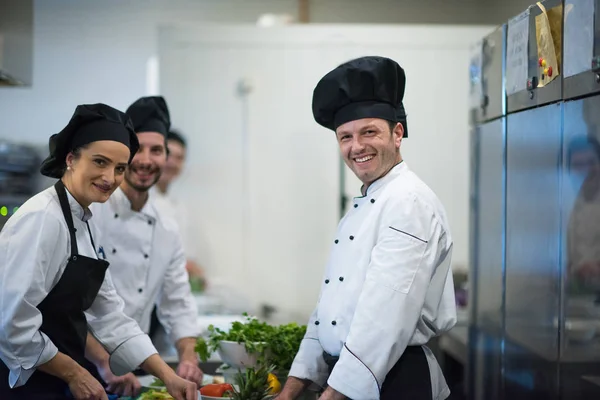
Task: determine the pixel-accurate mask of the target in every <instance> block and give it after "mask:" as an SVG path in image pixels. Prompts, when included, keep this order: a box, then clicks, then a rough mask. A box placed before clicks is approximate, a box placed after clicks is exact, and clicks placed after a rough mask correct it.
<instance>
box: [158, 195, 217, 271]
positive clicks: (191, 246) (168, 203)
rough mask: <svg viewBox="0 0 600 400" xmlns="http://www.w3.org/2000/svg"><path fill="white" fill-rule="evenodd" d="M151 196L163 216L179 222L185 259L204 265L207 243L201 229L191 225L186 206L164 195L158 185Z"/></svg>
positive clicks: (170, 196)
mask: <svg viewBox="0 0 600 400" xmlns="http://www.w3.org/2000/svg"><path fill="white" fill-rule="evenodd" d="M150 196H151V197H152V198H153V202H154V205H155V207H156V210H158V212H160V214H161V215H163V214H164V215H166V216H168V217H170V218H172V219H173V220H174V221H175V222H177V225H178V227H179V234H180V235H181V242H182V243H183V251H184V253H185V257H186V258H187V259H188V260H193V261H195V262H200V263H201V264H202V265H204V263H203V262H201V258H206V254H204V253H206V252H207V251H206V249H205V243H203V242H204V240H203V238H202V237H201V236H202V235H201V231H200V228H199V227H198V226H194V225H192V224H191V223H190V215H189V213H188V210H187V207H186V206H185V204H183V203H182V202H180V201H178V200H177V199H176V198H175V197H174V196H173V195H171V194H169V193H162V192H161V191H160V190H158V188H157V187H156V185H155V186H153V187H152V188H151V189H150ZM192 228H193V229H192Z"/></svg>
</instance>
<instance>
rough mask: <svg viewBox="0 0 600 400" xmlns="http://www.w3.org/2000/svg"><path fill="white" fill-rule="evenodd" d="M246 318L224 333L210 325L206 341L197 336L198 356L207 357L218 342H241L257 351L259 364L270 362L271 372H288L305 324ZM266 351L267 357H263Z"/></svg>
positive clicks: (216, 347) (304, 330)
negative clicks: (273, 369)
mask: <svg viewBox="0 0 600 400" xmlns="http://www.w3.org/2000/svg"><path fill="white" fill-rule="evenodd" d="M246 317H247V319H246V322H239V321H236V322H233V324H232V326H231V329H230V330H229V331H228V332H225V331H223V330H221V329H219V328H216V327H214V326H213V325H210V326H209V327H208V332H209V335H208V336H209V338H208V341H206V340H205V339H204V338H198V341H197V342H196V352H197V353H198V355H199V356H200V358H201V359H202V360H203V361H206V360H208V358H209V357H210V355H211V353H212V352H214V351H216V350H217V349H218V348H219V343H220V342H221V341H232V342H237V343H244V346H245V348H246V351H247V352H248V353H255V354H257V355H258V359H259V362H260V363H261V364H269V365H273V366H274V368H275V371H277V372H280V373H281V372H285V371H289V369H290V368H291V366H292V362H293V361H294V357H295V356H296V353H297V352H298V349H299V348H300V343H301V342H302V338H303V337H304V334H305V333H306V325H298V324H296V323H290V324H284V325H277V326H275V325H269V324H267V323H266V322H262V321H259V320H258V319H256V318H253V317H248V316H247V315H246ZM267 350H268V354H269V359H268V360H266V359H265V353H266V351H267Z"/></svg>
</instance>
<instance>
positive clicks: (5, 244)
mask: <svg viewBox="0 0 600 400" xmlns="http://www.w3.org/2000/svg"><path fill="white" fill-rule="evenodd" d="M49 147H50V155H49V157H48V158H47V159H46V160H45V161H44V162H43V164H42V166H41V173H42V174H43V175H45V176H48V177H51V178H56V179H58V181H57V182H56V184H55V185H54V186H53V187H50V188H48V189H46V190H44V191H43V192H41V193H38V194H37V195H35V196H34V197H32V198H31V199H29V200H27V201H26V202H25V204H23V206H21V207H20V208H19V210H18V211H17V212H16V213H15V214H14V215H13V216H11V218H10V219H9V220H8V222H7V223H6V225H5V226H4V228H3V229H2V231H1V232H0V359H1V360H2V362H0V399H2V400H26V399H36V400H44V399H66V398H75V399H107V395H106V392H105V390H104V388H103V387H102V385H101V384H100V382H99V381H98V379H97V377H96V376H93V375H92V374H90V373H89V372H88V371H87V370H86V369H85V368H84V364H85V346H86V338H87V337H88V322H87V321H86V314H85V313H86V312H87V313H88V314H89V315H91V316H93V317H94V318H93V319H92V320H91V321H90V323H89V329H90V330H91V331H92V332H93V335H94V337H95V338H96V339H95V340H96V341H97V343H102V344H101V345H99V346H100V347H101V348H102V349H103V351H105V352H107V353H110V354H111V357H110V362H109V363H110V368H111V369H112V370H113V371H114V373H115V374H122V373H125V372H127V371H131V370H133V369H135V368H137V367H138V366H139V365H140V364H141V366H142V368H144V369H145V370H146V371H148V372H149V373H151V374H153V375H155V376H157V377H158V378H160V379H162V380H163V381H164V382H165V384H166V386H167V389H168V391H169V393H171V395H173V396H174V398H176V399H179V400H182V399H187V400H192V399H196V398H197V392H196V385H195V384H194V383H191V382H187V381H185V380H183V379H181V378H179V377H177V376H176V374H175V373H174V372H173V370H172V369H171V368H169V366H168V365H167V364H166V363H165V362H164V361H163V360H162V359H160V357H159V356H158V355H157V354H156V353H157V352H156V349H155V348H154V346H153V345H152V343H151V341H150V338H149V337H148V336H146V335H144V334H143V332H142V331H141V330H140V328H139V326H138V324H137V323H136V322H135V321H134V320H133V319H131V318H129V317H127V316H126V315H125V314H124V312H123V301H122V300H121V298H120V297H119V296H118V295H117V293H116V291H115V289H114V287H113V283H112V281H111V277H110V273H109V272H108V271H107V268H108V262H107V261H105V260H104V259H102V258H104V257H103V251H102V248H100V249H99V251H98V252H96V249H95V246H94V237H96V238H97V237H98V236H97V233H98V230H97V229H96V225H95V223H94V222H95V221H96V220H97V217H96V218H95V219H94V220H92V213H91V211H90V209H89V207H90V205H91V204H92V203H95V202H97V203H103V202H106V201H107V200H108V199H109V197H110V196H111V194H112V193H113V192H114V190H115V189H116V188H117V187H118V186H119V184H120V183H121V181H122V180H123V174H124V172H125V169H126V168H127V165H128V164H129V162H131V159H132V158H133V155H134V154H135V153H136V152H137V149H138V147H139V143H138V140H137V137H136V135H135V133H134V131H133V126H132V124H131V121H130V119H129V118H128V117H127V116H126V115H125V114H123V113H122V112H120V111H118V110H115V109H113V108H111V107H109V106H107V105H104V104H89V105H80V106H78V107H77V108H76V110H75V112H74V114H73V116H72V118H71V120H70V121H69V123H68V124H67V126H66V127H65V128H64V129H63V130H62V131H61V132H59V133H58V134H55V135H52V136H51V137H50V141H49ZM99 256H100V257H101V258H100V257H99Z"/></svg>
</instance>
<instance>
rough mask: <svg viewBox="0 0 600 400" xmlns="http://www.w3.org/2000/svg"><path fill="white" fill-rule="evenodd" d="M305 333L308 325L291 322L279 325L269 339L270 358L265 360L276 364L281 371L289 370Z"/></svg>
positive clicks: (278, 370)
mask: <svg viewBox="0 0 600 400" xmlns="http://www.w3.org/2000/svg"><path fill="white" fill-rule="evenodd" d="M305 334H306V325H298V324H296V323H290V324H285V325H279V326H277V327H276V329H275V333H274V334H273V335H272V336H271V337H269V339H268V340H267V343H268V349H269V353H268V354H269V359H268V360H264V361H267V362H269V363H270V364H273V365H275V368H276V370H277V372H279V373H282V372H287V371H289V370H290V368H291V367H292V363H293V362H294V357H295V356H296V353H298V350H299V349H300V343H301V342H302V339H303V338H304V335H305Z"/></svg>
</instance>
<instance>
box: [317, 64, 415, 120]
mask: <svg viewBox="0 0 600 400" xmlns="http://www.w3.org/2000/svg"><path fill="white" fill-rule="evenodd" d="M405 85H406V76H405V74H404V70H403V69H402V67H400V65H398V63H396V62H395V61H393V60H390V59H389V58H385V57H377V56H368V57H361V58H357V59H354V60H351V61H348V62H346V63H344V64H342V65H340V66H338V67H337V68H335V69H334V70H333V71H331V72H329V73H328V74H327V75H325V76H324V77H323V78H322V79H321V80H320V81H319V83H318V84H317V86H316V87H315V89H314V91H313V103H312V109H313V115H314V118H315V120H316V121H317V123H319V124H320V125H322V126H324V127H325V128H328V129H331V130H333V131H335V130H336V129H337V128H338V127H339V126H340V125H342V124H345V123H346V122H349V121H354V120H357V119H362V118H381V119H385V120H388V121H392V122H398V115H397V114H398V109H399V107H401V109H402V111H403V110H404V107H403V106H402V99H403V98H404V87H405Z"/></svg>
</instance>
